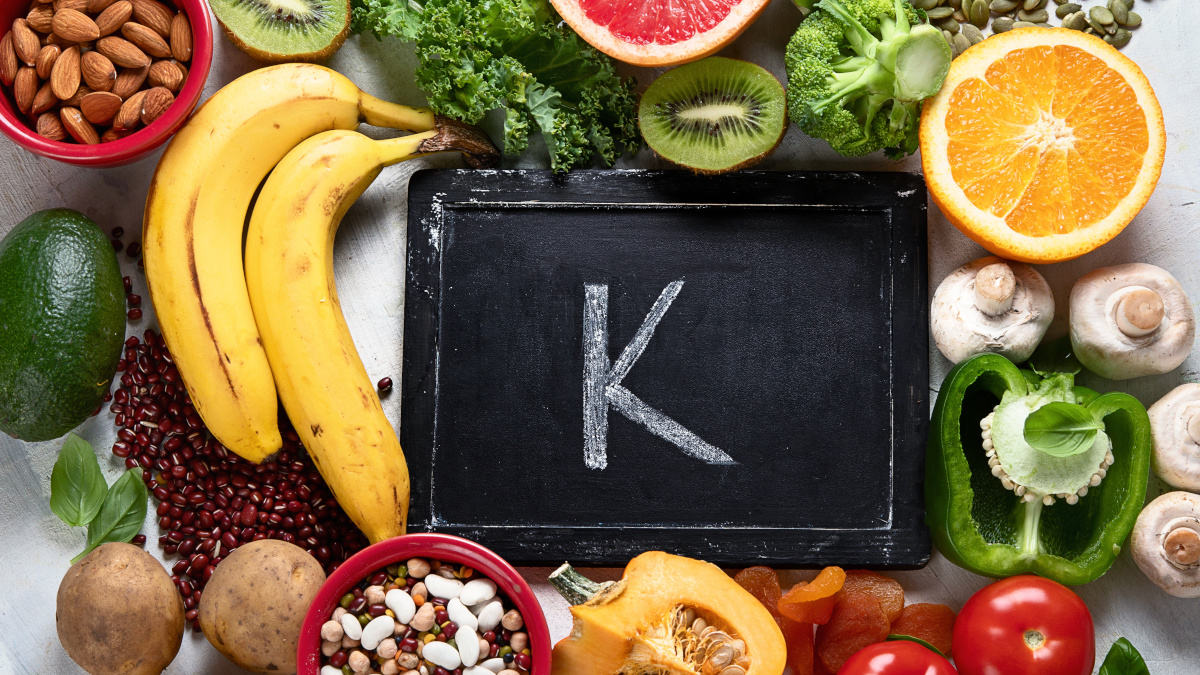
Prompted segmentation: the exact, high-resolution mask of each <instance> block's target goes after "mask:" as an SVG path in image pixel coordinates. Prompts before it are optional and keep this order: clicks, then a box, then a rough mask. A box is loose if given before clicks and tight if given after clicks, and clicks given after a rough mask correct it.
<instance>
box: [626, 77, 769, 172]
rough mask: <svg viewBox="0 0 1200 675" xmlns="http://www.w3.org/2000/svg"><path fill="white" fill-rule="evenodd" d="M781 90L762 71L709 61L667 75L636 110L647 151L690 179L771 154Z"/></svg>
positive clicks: (647, 91) (722, 170)
mask: <svg viewBox="0 0 1200 675" xmlns="http://www.w3.org/2000/svg"><path fill="white" fill-rule="evenodd" d="M786 112H787V106H786V94H785V93H784V90H783V85H782V84H780V83H779V80H777V79H775V76H774V75H772V74H771V73H769V72H768V71H767V70H766V69H765V68H763V67H761V66H758V65H755V64H753V63H749V62H746V61H738V60H737V59H726V58H722V57H719V56H711V57H709V58H706V59H701V60H699V61H696V62H694V63H688V64H685V65H682V66H679V67H678V68H674V69H672V70H669V71H667V72H666V73H664V74H663V75H662V76H661V77H659V78H658V79H657V80H655V81H654V83H653V84H651V85H650V87H649V88H648V89H646V93H645V94H643V95H642V102H641V104H640V106H639V107H638V125H639V126H640V127H641V129H642V137H643V138H645V139H646V143H647V145H649V146H650V147H651V148H653V149H654V151H655V152H657V153H658V154H659V155H661V156H662V157H664V158H665V159H669V160H671V161H672V162H675V163H676V164H679V165H680V166H684V167H686V168H689V169H691V170H693V171H695V172H696V173H705V174H713V173H724V172H726V171H734V170H736V169H742V168H745V167H748V166H751V165H753V164H756V163H757V162H758V161H759V160H761V159H762V158H763V157H766V156H767V155H769V154H771V152H772V151H773V150H775V147H776V146H777V145H779V142H780V141H781V140H783V133H784V131H786V130H787V114H786Z"/></svg>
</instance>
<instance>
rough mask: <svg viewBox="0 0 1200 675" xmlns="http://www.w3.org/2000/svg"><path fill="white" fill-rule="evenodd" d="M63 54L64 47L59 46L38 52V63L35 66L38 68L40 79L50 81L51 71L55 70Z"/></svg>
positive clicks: (48, 46) (45, 48) (51, 46)
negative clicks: (55, 63)
mask: <svg viewBox="0 0 1200 675" xmlns="http://www.w3.org/2000/svg"><path fill="white" fill-rule="evenodd" d="M61 53H62V47H59V46H58V45H46V46H45V47H42V51H40V52H38V57H37V63H36V64H35V65H34V67H35V68H37V74H38V77H40V78H42V79H43V80H48V79H50V71H51V69H53V68H54V62H55V61H57V60H58V55H59V54H61Z"/></svg>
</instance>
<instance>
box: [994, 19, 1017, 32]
mask: <svg viewBox="0 0 1200 675" xmlns="http://www.w3.org/2000/svg"><path fill="white" fill-rule="evenodd" d="M1012 28H1013V20H1012V17H1011V16H998V17H996V18H995V19H992V32H993V33H1005V32H1008V31H1010V30H1012Z"/></svg>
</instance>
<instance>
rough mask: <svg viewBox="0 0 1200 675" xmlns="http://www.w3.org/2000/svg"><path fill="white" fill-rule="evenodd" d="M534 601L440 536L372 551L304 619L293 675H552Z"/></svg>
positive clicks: (488, 560)
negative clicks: (294, 674)
mask: <svg viewBox="0 0 1200 675" xmlns="http://www.w3.org/2000/svg"><path fill="white" fill-rule="evenodd" d="M550 651H551V644H550V630H549V627H548V625H547V624H546V617H545V615H544V614H543V613H542V608H541V605H540V604H539V603H538V600H537V597H536V596H535V595H534V593H533V591H532V590H531V589H530V588H529V584H527V583H526V582H525V580H524V579H523V578H521V575H520V574H518V573H517V571H516V570H515V569H514V568H513V567H512V565H509V564H508V563H507V562H505V561H504V559H503V558H501V557H500V556H498V555H496V554H495V553H493V552H492V551H490V550H489V549H487V548H485V547H483V546H480V545H479V544H476V543H475V542H473V541H468V540H466V539H461V538H459V537H452V536H450V535H444V534H410V535H406V536H403V537H396V538H395V539H389V540H387V541H383V542H380V543H378V544H374V545H372V546H369V547H367V548H366V549H363V550H362V551H360V552H358V553H357V554H355V555H354V556H353V557H351V558H350V559H349V560H347V561H346V562H345V563H343V564H342V565H341V566H340V567H339V568H338V569H337V571H336V572H334V573H333V574H332V575H331V576H330V577H329V579H328V580H327V581H326V582H325V585H324V586H323V587H322V588H321V591H320V592H319V593H318V594H317V597H316V598H315V599H314V600H313V603H312V605H311V606H310V607H309V608H308V613H307V614H306V615H305V617H304V624H303V627H302V628H301V631H300V640H299V643H298V645H297V655H296V656H297V658H296V663H297V675H368V674H370V673H379V674H381V675H413V673H416V674H417V675H549V674H550Z"/></svg>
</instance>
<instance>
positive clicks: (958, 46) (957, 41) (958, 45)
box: [954, 24, 971, 54]
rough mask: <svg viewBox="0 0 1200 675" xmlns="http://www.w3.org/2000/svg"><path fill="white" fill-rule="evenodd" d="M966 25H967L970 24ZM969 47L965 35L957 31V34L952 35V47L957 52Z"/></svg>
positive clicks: (969, 44) (969, 43) (968, 41)
mask: <svg viewBox="0 0 1200 675" xmlns="http://www.w3.org/2000/svg"><path fill="white" fill-rule="evenodd" d="M967 25H968V26H969V25H970V24H967ZM970 48H971V41H970V40H969V39H967V36H966V35H963V34H962V33H959V34H958V35H955V36H954V49H955V50H957V51H958V53H959V54H961V53H963V52H965V51H967V50H968V49H970Z"/></svg>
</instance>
